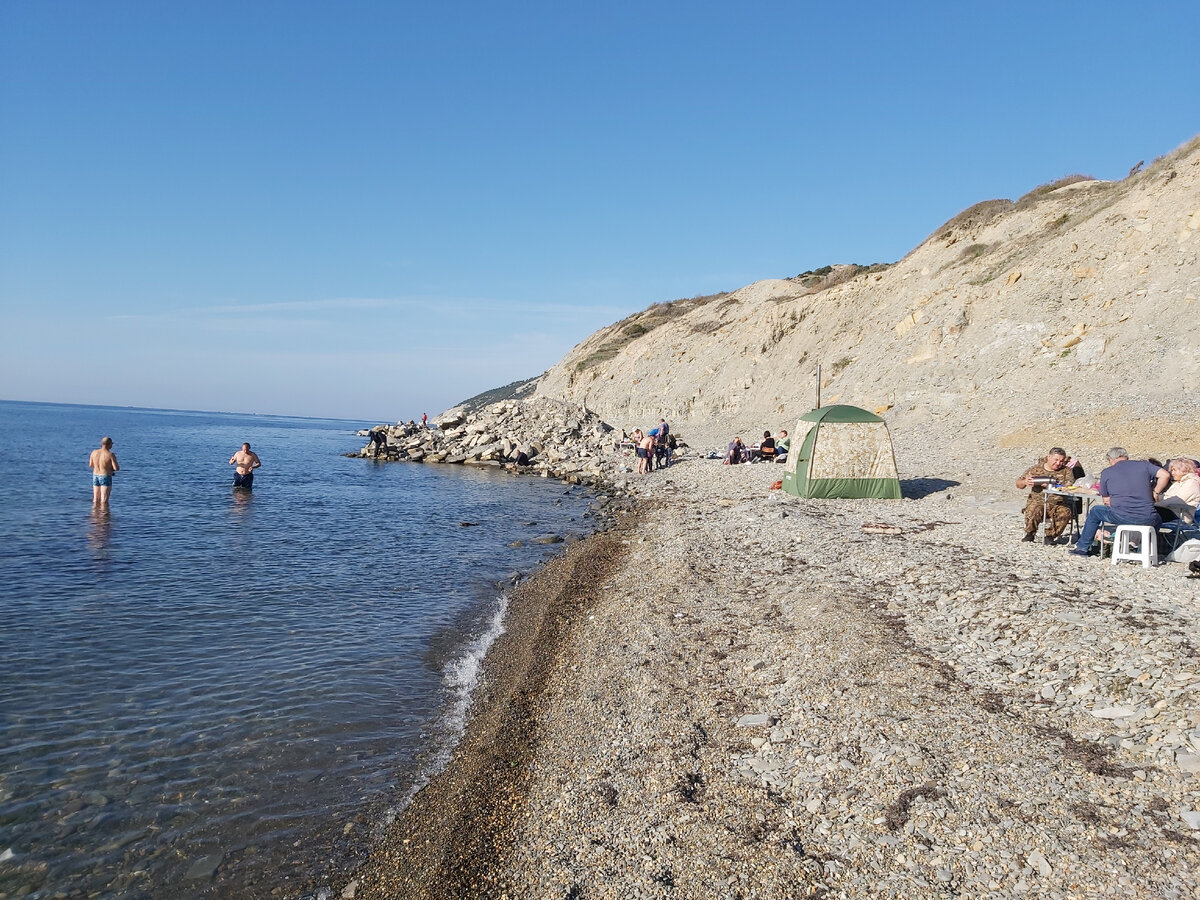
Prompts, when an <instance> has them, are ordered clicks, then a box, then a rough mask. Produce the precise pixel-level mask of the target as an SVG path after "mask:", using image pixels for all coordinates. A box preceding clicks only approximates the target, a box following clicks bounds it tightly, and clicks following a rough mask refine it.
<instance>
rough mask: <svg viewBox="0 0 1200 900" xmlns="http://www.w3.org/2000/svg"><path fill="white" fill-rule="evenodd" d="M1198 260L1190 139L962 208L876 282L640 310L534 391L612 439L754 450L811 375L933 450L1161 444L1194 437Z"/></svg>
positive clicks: (590, 341) (792, 408)
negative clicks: (592, 417) (633, 434)
mask: <svg viewBox="0 0 1200 900" xmlns="http://www.w3.org/2000/svg"><path fill="white" fill-rule="evenodd" d="M1198 254H1200V138H1197V139H1195V140H1192V141H1190V142H1189V143H1188V144H1186V145H1184V146H1183V147H1181V148H1180V149H1179V150H1177V151H1175V152H1174V153H1172V154H1170V155H1169V156H1166V157H1163V158H1162V159H1160V160H1158V161H1157V162H1155V163H1154V164H1153V165H1151V166H1149V167H1148V168H1146V169H1145V170H1143V171H1141V172H1139V173H1137V174H1135V175H1131V176H1130V177H1128V178H1126V179H1124V180H1122V181H1119V182H1105V181H1092V180H1078V181H1072V180H1071V179H1063V181H1062V182H1059V183H1054V184H1049V185H1044V186H1043V187H1041V188H1038V189H1036V190H1034V191H1031V192H1030V193H1029V194H1028V195H1026V196H1025V197H1023V198H1021V199H1020V200H1018V201H1015V202H1013V201H1006V200H992V201H986V202H984V203H980V204H977V205H976V206H973V207H971V208H970V209H968V210H965V211H964V212H963V213H961V214H959V215H958V216H956V217H955V218H954V219H952V220H950V221H949V222H947V223H946V224H945V225H943V226H942V227H940V228H938V229H937V230H936V231H935V232H934V233H933V234H932V235H930V237H929V238H927V239H926V240H925V241H924V242H922V243H921V244H920V245H919V246H918V247H917V248H916V249H914V250H913V251H912V252H910V253H909V254H908V255H907V256H906V257H905V258H904V259H902V260H900V261H899V262H897V263H895V264H894V265H891V266H887V267H881V266H876V267H871V268H869V269H865V270H863V269H862V268H861V267H833V268H832V269H831V270H827V271H823V272H819V273H807V274H806V276H801V277H797V278H795V279H787V280H768V281H759V282H756V283H754V284H751V285H748V286H746V287H744V288H741V289H740V290H737V291H734V292H732V293H730V294H717V295H713V296H709V297H697V298H693V299H690V300H682V301H677V302H675V303H672V304H657V305H655V306H652V307H651V308H650V309H648V310H645V311H644V312H642V313H639V314H637V315H634V316H631V317H629V318H628V319H625V320H624V321H622V322H618V323H616V324H615V325H612V326H609V327H608V328H605V329H602V330H600V331H598V332H596V333H595V334H593V335H591V336H590V337H588V338H587V339H586V340H585V341H583V342H582V343H580V344H579V345H578V346H576V347H575V348H574V349H573V350H572V351H571V352H570V353H569V354H567V356H566V357H565V358H564V359H563V360H562V361H561V362H560V363H559V364H558V365H557V366H555V367H554V368H553V369H551V370H550V371H548V372H547V373H546V374H545V375H544V376H543V377H542V379H541V380H540V382H539V384H538V388H537V392H538V394H540V395H543V396H552V397H558V398H562V399H569V400H573V401H576V402H581V403H583V404H585V405H587V406H588V407H590V408H592V409H594V410H596V411H597V412H599V413H600V415H601V416H603V417H604V418H605V419H606V420H607V421H608V422H610V423H612V424H614V425H616V426H618V427H622V426H626V425H632V424H644V423H647V422H651V421H653V420H655V419H657V417H658V416H659V415H660V414H661V415H666V416H667V417H669V418H671V419H673V420H674V421H675V422H677V423H679V425H680V426H681V427H689V426H690V427H692V428H693V429H696V430H699V431H704V432H707V433H730V432H732V431H735V430H738V431H745V432H747V433H754V432H755V431H759V430H762V429H763V428H769V429H772V430H774V429H777V428H779V427H786V425H787V424H788V423H789V422H792V421H794V419H795V418H796V416H797V415H799V414H801V413H803V412H805V411H807V410H808V409H810V408H811V407H812V406H813V401H814V397H815V392H816V383H815V377H814V373H815V370H816V367H817V365H818V363H819V364H820V365H821V367H822V374H823V386H822V400H823V401H824V402H826V403H830V402H845V403H853V404H857V405H860V406H863V407H866V408H868V409H872V410H878V409H884V408H886V409H887V410H888V412H887V418H888V420H889V422H891V423H893V424H894V427H897V428H899V429H900V430H905V429H913V428H921V429H925V430H933V431H934V432H935V433H936V434H938V435H940V436H944V439H945V440H946V442H947V444H948V445H963V444H965V443H970V444H974V445H978V444H979V443H981V442H982V443H987V442H996V443H1009V444H1012V443H1014V442H1016V443H1018V444H1020V443H1022V442H1026V441H1028V442H1029V443H1030V445H1031V446H1039V445H1040V444H1041V443H1042V442H1043V439H1044V438H1043V435H1044V434H1046V433H1047V432H1051V433H1054V434H1062V433H1063V432H1066V434H1063V436H1062V437H1061V440H1064V441H1068V442H1071V443H1074V444H1076V445H1082V443H1084V442H1085V441H1084V437H1083V434H1082V432H1084V431H1086V432H1087V433H1088V434H1089V435H1091V434H1094V432H1095V431H1096V429H1097V428H1098V427H1100V426H1103V427H1104V429H1105V432H1104V436H1103V437H1102V438H1097V439H1096V440H1095V442H1094V443H1095V445H1096V446H1099V445H1100V444H1103V443H1106V442H1108V441H1109V440H1114V441H1115V440H1119V439H1128V438H1125V437H1124V436H1125V435H1129V436H1131V437H1135V436H1136V435H1137V434H1138V433H1144V434H1150V435H1162V434H1163V429H1164V428H1169V429H1176V430H1178V429H1180V428H1191V423H1192V422H1194V421H1195V420H1196V412H1197V407H1196V403H1195V400H1194V399H1193V398H1194V396H1195V385H1196V384H1197V382H1198V379H1200V306H1198V305H1197V304H1196V300H1197V297H1198V296H1200V263H1198V261H1197V260H1198ZM1048 420H1052V423H1053V425H1052V427H1048V426H1046V424H1045V423H1046V422H1047V421H1048ZM1076 432H1081V433H1080V434H1079V436H1076ZM1198 438H1200V436H1198Z"/></svg>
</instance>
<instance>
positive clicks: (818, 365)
mask: <svg viewBox="0 0 1200 900" xmlns="http://www.w3.org/2000/svg"><path fill="white" fill-rule="evenodd" d="M813 408H814V409H820V408H821V364H820V363H817V405H816V406H815V407H813Z"/></svg>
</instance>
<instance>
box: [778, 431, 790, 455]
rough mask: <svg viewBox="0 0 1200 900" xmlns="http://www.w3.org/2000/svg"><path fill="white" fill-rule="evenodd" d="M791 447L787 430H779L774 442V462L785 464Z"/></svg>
mask: <svg viewBox="0 0 1200 900" xmlns="http://www.w3.org/2000/svg"><path fill="white" fill-rule="evenodd" d="M791 447H792V439H791V438H790V437H788V433H787V429H781V430H780V432H779V438H778V439H777V440H776V441H775V462H786V461H787V455H788V450H790V449H791Z"/></svg>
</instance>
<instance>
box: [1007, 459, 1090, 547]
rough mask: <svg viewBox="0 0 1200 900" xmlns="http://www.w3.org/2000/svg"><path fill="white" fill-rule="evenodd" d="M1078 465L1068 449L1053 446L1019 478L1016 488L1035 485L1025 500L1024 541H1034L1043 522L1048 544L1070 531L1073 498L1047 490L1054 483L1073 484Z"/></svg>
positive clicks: (1022, 488)
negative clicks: (1068, 454)
mask: <svg viewBox="0 0 1200 900" xmlns="http://www.w3.org/2000/svg"><path fill="white" fill-rule="evenodd" d="M1077 465H1078V462H1077V461H1076V460H1074V459H1070V460H1068V459H1067V451H1066V450H1064V449H1063V448H1062V447H1052V448H1050V452H1049V453H1047V454H1046V455H1045V456H1044V457H1043V458H1042V459H1039V460H1038V461H1037V462H1036V463H1034V464H1033V465H1032V466H1030V467H1029V468H1028V469H1026V470H1025V471H1024V472H1023V473H1022V474H1021V477H1020V478H1018V479H1017V487H1018V488H1020V489H1021V490H1025V488H1033V490H1031V491H1030V492H1029V499H1028V500H1027V501H1026V502H1025V510H1024V512H1025V537H1023V538H1021V540H1023V541H1032V540H1033V539H1034V538H1036V537H1037V530H1038V526H1039V525H1041V524H1042V522H1043V521H1044V522H1045V523H1046V534H1045V535H1044V537H1043V540H1044V541H1045V543H1047V544H1053V543H1054V542H1055V541H1057V540H1058V539H1059V537H1060V536H1061V535H1062V533H1063V532H1064V531H1066V530H1067V526H1068V525H1070V524H1071V521H1072V520H1073V519H1074V518H1075V506H1074V501H1073V500H1072V499H1071V498H1070V497H1061V496H1059V495H1058V494H1047V493H1045V491H1046V488H1048V487H1050V486H1051V485H1053V484H1058V485H1064V484H1074V483H1075V471H1074V469H1075V467H1076V466H1077ZM1081 468H1082V467H1081Z"/></svg>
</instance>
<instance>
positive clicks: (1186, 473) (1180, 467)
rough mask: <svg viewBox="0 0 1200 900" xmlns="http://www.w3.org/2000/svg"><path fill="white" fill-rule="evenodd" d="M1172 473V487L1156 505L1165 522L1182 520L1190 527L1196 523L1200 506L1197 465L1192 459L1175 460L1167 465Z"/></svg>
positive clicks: (1199, 477)
mask: <svg viewBox="0 0 1200 900" xmlns="http://www.w3.org/2000/svg"><path fill="white" fill-rule="evenodd" d="M1167 471H1168V472H1170V473H1171V486H1170V487H1168V488H1167V490H1166V492H1165V493H1164V494H1163V495H1162V496H1161V497H1160V498H1159V499H1158V502H1157V503H1155V504H1154V506H1155V508H1156V509H1158V514H1159V515H1160V516H1162V520H1163V521H1164V522H1173V521H1176V520H1181V521H1183V522H1186V523H1187V524H1188V525H1191V524H1193V523H1194V522H1195V521H1196V507H1197V506H1198V505H1200V475H1197V474H1196V464H1195V463H1194V462H1193V461H1192V460H1190V459H1173V460H1171V461H1170V462H1169V463H1167Z"/></svg>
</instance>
